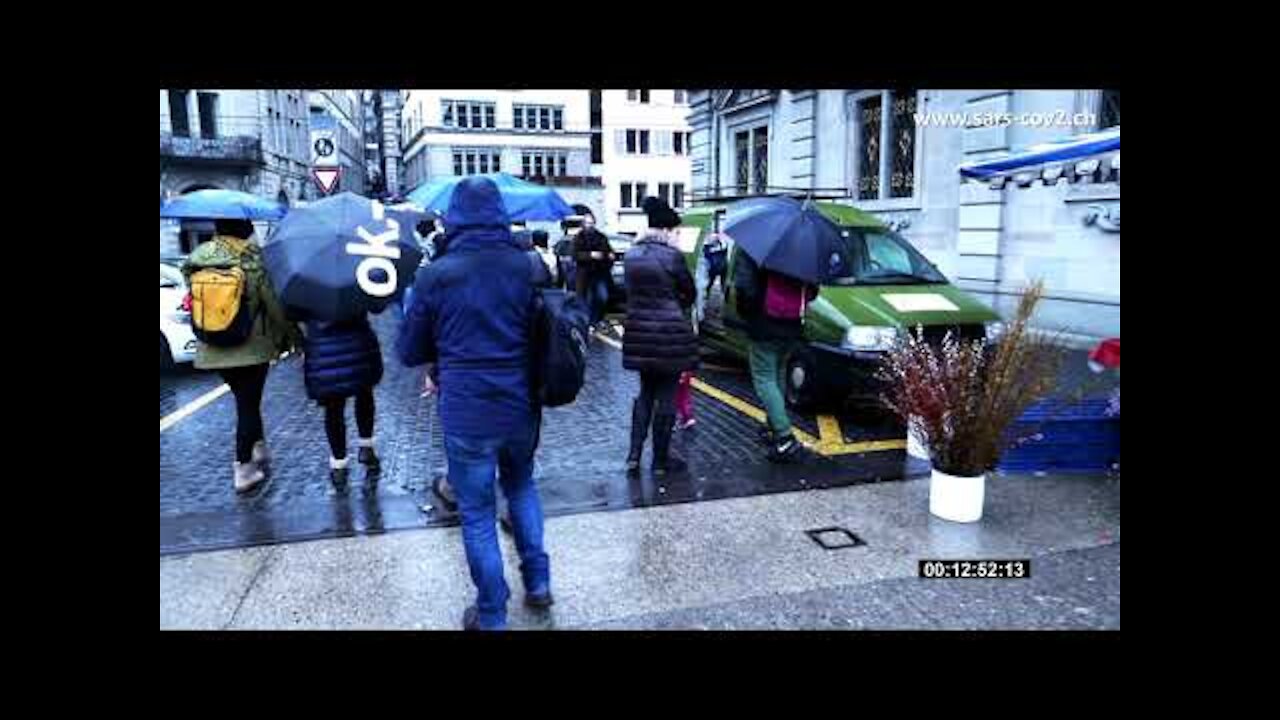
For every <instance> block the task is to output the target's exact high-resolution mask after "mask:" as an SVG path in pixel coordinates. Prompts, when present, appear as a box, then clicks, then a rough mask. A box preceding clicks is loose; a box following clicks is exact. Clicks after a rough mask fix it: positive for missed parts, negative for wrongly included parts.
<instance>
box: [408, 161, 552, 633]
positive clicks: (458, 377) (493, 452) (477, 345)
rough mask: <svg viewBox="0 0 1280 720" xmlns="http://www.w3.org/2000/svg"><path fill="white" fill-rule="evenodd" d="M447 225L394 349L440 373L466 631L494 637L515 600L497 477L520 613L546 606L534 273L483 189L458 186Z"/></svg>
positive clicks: (471, 182)
mask: <svg viewBox="0 0 1280 720" xmlns="http://www.w3.org/2000/svg"><path fill="white" fill-rule="evenodd" d="M444 224H445V226H446V227H448V228H449V252H448V254H446V255H445V256H443V257H441V258H440V259H439V260H437V261H436V262H433V263H431V264H430V265H428V266H427V267H425V268H423V269H422V270H420V271H419V272H418V277H417V280H416V282H415V283H414V292H413V301H412V303H411V304H410V306H409V309H408V311H407V313H406V315H405V321H404V325H403V326H402V327H401V331H400V338H399V340H398V342H397V344H396V350H397V352H398V353H399V355H400V360H401V361H402V362H403V363H404V364H405V365H408V366H410V367H412V366H416V365H422V364H424V363H435V364H436V369H437V370H438V377H439V392H440V400H439V405H438V407H439V411H440V421H441V423H442V425H443V429H444V444H445V454H446V455H447V456H448V461H449V482H450V483H451V484H452V485H453V491H454V494H455V495H456V496H457V501H458V511H459V513H460V514H461V518H462V539H463V545H464V546H465V548H466V554H467V564H468V565H469V566H470V569H471V579H472V581H473V582H474V583H475V585H476V589H477V591H478V595H477V600H476V604H475V605H473V606H471V607H469V608H467V610H466V612H465V613H464V615H463V627H464V628H466V629H468V630H474V629H492V630H498V629H503V628H505V627H506V625H507V600H508V599H509V598H510V596H511V592H510V590H509V589H508V587H507V583H506V579H505V578H504V577H503V572H502V567H503V566H502V552H501V550H500V548H499V546H498V535H497V529H496V528H495V519H496V518H495V512H496V511H495V508H496V498H495V495H494V477H495V475H496V476H497V479H498V482H499V484H501V485H502V490H503V493H504V494H505V495H506V497H507V504H508V506H509V508H510V512H511V524H512V526H513V527H512V529H513V531H514V532H513V534H514V536H515V541H516V550H517V551H518V552H519V554H520V562H521V564H520V572H521V575H522V579H523V580H524V590H525V596H524V597H525V603H526V604H527V605H529V606H531V607H535V608H546V607H549V606H550V605H551V603H552V598H551V571H550V559H549V558H548V556H547V553H546V551H545V550H544V549H543V546H542V505H541V502H540V501H539V499H538V492H537V488H536V487H535V485H534V482H533V454H534V450H535V448H536V447H537V438H538V431H539V419H540V411H539V410H538V409H537V408H536V407H534V405H533V402H532V393H531V391H530V388H529V368H530V343H529V329H530V312H531V310H532V301H533V293H534V285H533V277H532V275H533V266H532V265H531V261H530V257H529V256H528V254H527V253H526V252H525V251H524V250H523V249H522V248H521V246H520V243H519V242H518V241H517V240H516V239H515V238H513V237H512V234H511V221H510V219H509V218H508V216H507V211H506V207H505V206H504V205H503V202H502V197H501V195H500V194H499V192H498V188H497V186H496V185H494V183H493V182H492V181H491V180H487V179H485V178H467V179H465V180H463V181H462V182H460V183H458V186H457V187H456V189H455V190H454V191H453V197H452V199H451V200H450V205H449V210H448V212H447V213H446V214H445V218H444Z"/></svg>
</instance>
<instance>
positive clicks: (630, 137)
mask: <svg viewBox="0 0 1280 720" xmlns="http://www.w3.org/2000/svg"><path fill="white" fill-rule="evenodd" d="M627 154H628V155H635V154H636V131H635V130H628V131H627Z"/></svg>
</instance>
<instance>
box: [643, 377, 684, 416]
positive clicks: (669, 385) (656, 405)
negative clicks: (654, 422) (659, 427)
mask: <svg viewBox="0 0 1280 720" xmlns="http://www.w3.org/2000/svg"><path fill="white" fill-rule="evenodd" d="M679 383H680V376H679V375H668V374H666V373H648V372H642V373H640V397H639V398H638V400H639V402H640V407H642V408H644V409H646V410H649V411H650V412H652V413H653V414H654V415H655V416H656V415H674V414H675V412H676V410H675V399H676V386H677V385H679Z"/></svg>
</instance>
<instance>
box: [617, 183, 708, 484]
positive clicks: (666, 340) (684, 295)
mask: <svg viewBox="0 0 1280 720" xmlns="http://www.w3.org/2000/svg"><path fill="white" fill-rule="evenodd" d="M643 207H644V210H645V213H646V214H647V215H648V216H649V230H648V232H647V233H645V235H644V236H643V237H641V238H640V239H639V240H638V241H636V243H635V244H634V245H632V246H631V249H630V250H628V251H627V254H626V257H625V259H624V263H625V268H626V283H627V320H626V323H625V325H624V331H623V337H622V366H623V367H625V368H626V369H628V370H636V371H638V372H639V373H640V397H638V398H636V401H635V404H634V405H633V406H632V409H631V452H630V453H629V454H628V455H627V472H628V473H636V472H638V471H639V470H640V454H641V452H643V450H644V439H645V436H646V435H648V434H649V424H650V421H651V420H652V423H653V465H652V467H653V472H654V474H655V475H663V474H665V473H667V472H681V471H683V470H684V469H685V462H684V460H683V459H682V458H680V457H679V456H677V455H674V454H672V453H671V430H672V427H673V426H674V425H675V409H674V407H673V403H674V399H675V394H676V385H677V383H678V382H679V379H680V373H682V372H684V371H685V370H692V369H693V368H694V367H695V366H696V365H697V363H698V338H697V336H696V335H694V333H693V325H692V323H691V322H690V320H689V317H688V315H687V314H686V311H687V309H688V308H689V307H690V306H691V305H693V301H694V294H695V290H694V286H693V276H692V275H690V274H689V268H688V266H687V265H685V261H684V256H683V255H681V254H680V251H679V250H678V249H676V248H675V247H673V246H672V244H673V243H674V238H675V234H674V232H673V230H674V228H676V227H678V226H679V225H680V216H679V215H678V214H676V212H675V211H674V210H672V209H671V207H670V206H669V205H667V203H666V202H664V201H662V200H660V199H658V198H654V197H649V198H645V200H644V206H643Z"/></svg>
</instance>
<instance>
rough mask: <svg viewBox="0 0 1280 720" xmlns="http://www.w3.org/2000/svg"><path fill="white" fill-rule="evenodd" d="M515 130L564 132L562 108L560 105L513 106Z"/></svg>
mask: <svg viewBox="0 0 1280 720" xmlns="http://www.w3.org/2000/svg"><path fill="white" fill-rule="evenodd" d="M512 109H513V111H514V114H515V119H514V121H513V122H512V126H513V127H514V128H515V129H517V130H548V131H550V130H557V131H563V130H564V106H562V105H514V106H512Z"/></svg>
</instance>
